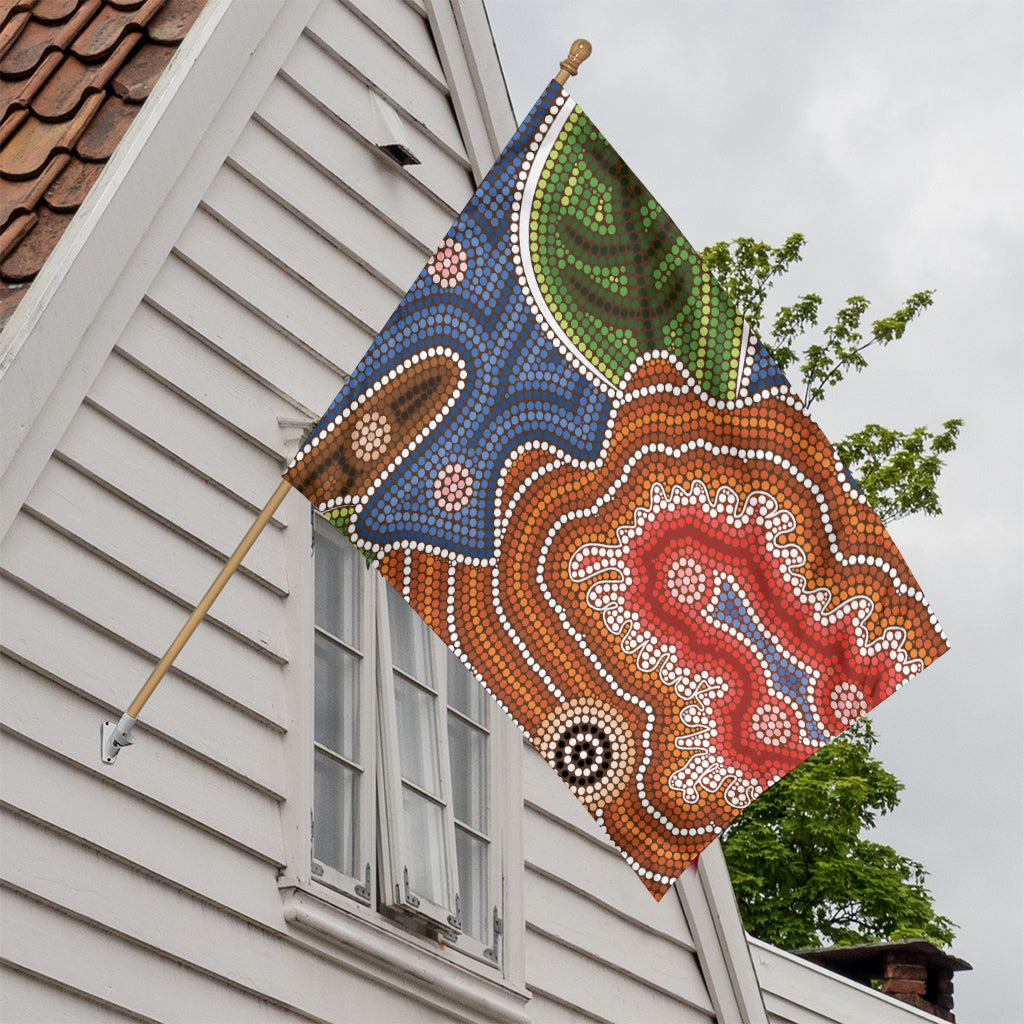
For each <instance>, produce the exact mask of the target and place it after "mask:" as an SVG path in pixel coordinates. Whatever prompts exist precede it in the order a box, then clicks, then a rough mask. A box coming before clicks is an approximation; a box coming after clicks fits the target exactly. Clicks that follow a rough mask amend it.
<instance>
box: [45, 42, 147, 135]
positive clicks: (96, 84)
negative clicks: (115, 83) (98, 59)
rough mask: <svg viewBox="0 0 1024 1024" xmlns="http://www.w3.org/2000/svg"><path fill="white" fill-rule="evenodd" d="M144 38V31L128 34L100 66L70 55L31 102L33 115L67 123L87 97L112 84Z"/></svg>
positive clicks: (46, 119)
mask: <svg viewBox="0 0 1024 1024" xmlns="http://www.w3.org/2000/svg"><path fill="white" fill-rule="evenodd" d="M141 38H142V32H141V31H134V32H129V33H128V35H126V36H125V38H124V39H123V40H122V41H121V45H120V46H117V47H115V48H114V50H113V52H112V53H111V54H110V56H108V57H107V59H106V60H105V61H103V62H102V63H101V64H84V63H82V61H81V60H79V59H78V57H76V56H75V55H74V54H69V55H68V56H67V57H65V58H64V63H63V64H61V66H60V67H59V68H57V70H56V71H55V72H54V73H53V75H52V76H51V78H50V80H49V81H48V82H47V83H46V86H45V87H44V88H43V89H41V90H40V92H39V95H38V96H36V97H35V99H33V100H32V104H31V106H32V113H34V114H35V115H36V116H37V117H40V118H42V119H43V120H44V121H64V120H66V119H67V118H69V117H71V116H72V114H74V112H75V111H76V110H77V109H78V107H79V106H80V105H81V103H82V100H83V99H84V98H85V96H86V94H87V93H90V92H98V91H99V90H100V89H102V88H103V86H105V85H106V84H107V82H109V81H110V79H111V78H112V77H113V76H114V74H115V73H116V72H117V69H118V68H119V67H120V66H121V64H122V63H123V62H124V60H125V58H126V57H127V56H128V54H129V53H131V51H132V50H133V49H134V47H135V44H136V43H137V42H138V41H139V40H140V39H141Z"/></svg>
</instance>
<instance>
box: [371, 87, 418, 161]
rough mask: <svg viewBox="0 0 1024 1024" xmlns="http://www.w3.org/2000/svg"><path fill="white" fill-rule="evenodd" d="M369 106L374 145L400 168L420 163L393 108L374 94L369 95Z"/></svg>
mask: <svg viewBox="0 0 1024 1024" xmlns="http://www.w3.org/2000/svg"><path fill="white" fill-rule="evenodd" d="M370 106H371V109H372V110H373V136H374V137H373V142H374V145H375V146H376V147H377V148H378V149H379V150H381V151H382V152H384V153H386V154H387V155H388V156H389V157H391V159H392V160H394V161H395V163H396V164H398V165H399V166H401V167H409V166H412V165H414V164H418V163H420V158H419V157H418V156H417V155H416V153H415V152H414V151H413V146H412V138H411V136H410V134H409V129H408V128H406V126H405V125H404V124H403V123H402V119H401V118H400V117H399V116H398V114H397V113H396V111H395V109H394V107H392V106H390V105H389V104H388V103H386V102H385V101H384V100H383V99H381V97H380V96H378V95H377V94H376V93H371V94H370Z"/></svg>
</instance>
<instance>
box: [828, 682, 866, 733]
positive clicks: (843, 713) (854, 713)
mask: <svg viewBox="0 0 1024 1024" xmlns="http://www.w3.org/2000/svg"><path fill="white" fill-rule="evenodd" d="M828 702H829V705H830V706H831V708H832V713H833V714H834V715H835V716H836V719H837V720H838V721H839V722H840V723H841V724H842V726H843V727H844V728H845V727H846V726H849V725H853V723H854V722H856V721H857V719H858V718H860V717H861V715H866V714H867V713H868V702H867V700H866V699H865V697H864V693H863V691H862V690H860V689H859V688H858V687H856V686H854V685H853V683H849V682H847V681H846V680H843V682H841V683H840V684H839V685H838V686H837V687H836V688H835V689H834V690H833V691H832V693H831V694H829V701H828Z"/></svg>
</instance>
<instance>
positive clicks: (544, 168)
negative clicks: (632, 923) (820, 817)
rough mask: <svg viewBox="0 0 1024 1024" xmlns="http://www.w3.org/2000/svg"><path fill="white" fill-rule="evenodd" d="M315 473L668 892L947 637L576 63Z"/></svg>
mask: <svg viewBox="0 0 1024 1024" xmlns="http://www.w3.org/2000/svg"><path fill="white" fill-rule="evenodd" d="M286 479H287V480H288V481H289V482H290V483H292V484H293V485H294V486H295V487H297V488H298V489H299V490H301V491H302V492H303V493H304V494H305V495H306V497H307V498H309V500H310V501H312V502H313V503H314V504H315V505H316V507H317V508H318V509H319V510H320V511H321V512H322V513H323V514H324V515H325V516H327V517H328V519H330V520H332V521H333V523H334V524H335V525H336V526H337V527H338V529H340V530H342V531H343V532H344V533H345V534H346V535H347V536H348V538H349V539H350V540H351V541H352V543H353V544H355V545H356V546H357V547H358V548H359V549H360V550H361V551H362V552H364V554H366V556H367V557H368V558H371V559H372V560H373V561H374V562H375V564H376V566H377V567H378V568H379V570H380V571H381V572H382V573H383V574H384V576H385V577H386V578H387V579H388V580H389V581H390V583H391V584H392V585H393V586H394V587H395V588H397V590H398V591H399V592H400V593H401V594H402V595H403V596H404V597H405V599H406V600H407V601H408V602H409V603H410V604H411V605H412V606H413V608H415V609H416V611H417V612H418V613H419V614H420V615H421V616H422V617H423V618H424V619H425V620H426V621H427V623H428V624H429V625H430V627H431V628H432V629H433V630H434V631H435V632H436V633H437V634H438V636H440V637H441V639H442V640H444V642H445V643H446V644H448V646H449V647H450V648H451V649H452V650H453V651H454V652H455V653H456V654H457V655H458V656H459V657H460V658H461V659H462V660H463V661H464V662H465V663H466V664H467V665H468V666H469V667H470V668H472V669H473V671H474V672H475V673H476V674H477V675H478V676H479V678H480V680H481V681H482V682H483V684H484V685H485V686H486V687H487V689H488V690H489V691H490V692H491V693H492V694H493V695H494V697H495V698H496V699H497V700H498V702H499V703H500V704H501V705H502V706H503V707H504V708H505V709H506V710H507V711H508V712H509V714H510V715H511V716H512V717H513V718H514V719H515V721H516V722H517V723H518V724H519V726H520V728H521V729H522V731H523V732H524V734H525V735H526V736H527V737H528V739H529V740H530V742H531V743H532V744H533V745H534V747H535V748H536V749H537V750H538V751H539V752H540V754H541V756H542V757H544V758H545V760H547V762H548V763H549V764H550V765H551V767H552V768H553V769H554V770H555V771H556V772H558V774H559V775H560V776H561V777H562V779H563V780H564V781H565V783H566V785H568V786H569V788H570V789H571V790H572V791H573V793H574V794H575V795H576V797H577V798H578V799H579V800H580V802H581V803H582V804H583V805H584V806H585V807H586V808H587V810H588V811H589V812H590V813H591V814H592V815H593V817H594V818H595V819H596V820H597V821H598V822H599V823H600V825H601V826H602V827H603V828H604V829H605V831H606V832H607V834H608V836H609V837H610V838H611V839H612V841H613V842H614V843H615V844H616V845H617V846H618V848H619V849H620V850H621V851H622V853H623V854H624V856H625V857H626V859H627V861H628V862H629V864H630V865H631V866H632V868H633V869H634V870H635V871H636V872H637V874H638V875H639V876H640V878H641V879H642V880H643V882H644V884H645V885H646V886H647V888H648V889H649V890H650V891H651V892H652V893H653V894H654V896H655V897H656V898H658V899H660V898H661V896H663V895H664V893H665V892H666V891H667V890H668V888H669V886H670V885H671V884H672V882H673V881H674V880H675V879H676V878H677V877H678V876H679V875H680V874H681V873H682V871H683V869H684V868H685V867H686V865H687V864H688V863H689V862H690V861H692V860H693V859H694V858H695V857H696V856H697V854H698V853H699V852H700V851H701V850H702V849H703V848H704V847H705V846H707V845H708V844H709V843H711V842H712V841H713V840H714V839H715V838H716V837H717V836H719V835H720V834H721V833H722V831H723V830H724V829H725V828H726V826H728V824H729V823H730V821H732V820H733V819H734V818H735V817H736V816H737V815H738V814H740V813H741V812H742V811H743V809H744V808H745V807H747V806H748V805H749V804H750V803H751V801H752V800H755V799H756V798H757V797H758V795H759V794H761V793H763V792H764V791H765V790H766V789H767V788H768V787H769V786H771V785H772V783H773V782H775V781H777V780H778V779H779V778H781V777H782V776H783V775H784V774H785V773H786V772H788V771H790V770H791V769H792V768H794V767H795V766H796V765H798V764H799V763H800V762H801V761H803V760H804V759H805V758H807V757H809V756H810V755H811V754H813V753H814V752H815V751H816V750H819V749H820V748H821V747H822V746H823V745H824V744H826V743H828V742H829V740H830V739H831V738H833V737H834V736H836V735H837V734H838V733H840V732H842V731H843V730H844V729H845V728H847V727H848V726H849V725H851V724H852V723H853V722H854V721H856V720H857V719H858V718H859V717H860V716H861V715H863V714H864V713H865V712H867V711H869V710H870V709H871V708H873V707H874V706H875V705H876V704H878V703H879V702H880V701H882V700H884V699H885V698H886V697H888V696H889V695H890V694H891V693H893V692H894V691H895V690H896V689H898V688H899V687H900V686H902V685H903V684H904V683H905V682H906V681H907V680H908V679H909V678H910V677H911V676H913V675H914V674H915V673H917V672H919V671H920V670H921V669H922V668H923V667H924V666H925V665H926V664H927V663H928V662H930V661H932V660H933V659H934V658H936V657H938V656H939V655H940V654H941V653H942V652H943V651H944V650H945V647H946V644H945V639H944V636H943V634H942V631H941V629H940V628H939V626H938V624H937V622H936V620H935V617H934V615H933V614H932V612H931V611H930V609H929V607H928V605H927V603H926V601H925V599H924V596H923V595H922V593H921V591H920V589H919V587H918V585H917V582H916V581H915V579H914V577H913V575H912V574H911V572H910V570H909V568H908V567H907V565H906V563H905V562H904V560H903V558H902V557H901V555H900V553H899V551H897V549H896V547H895V545H894V544H893V542H892V540H891V539H890V538H889V535H888V533H887V532H886V530H885V529H884V527H883V526H882V524H881V522H880V520H879V519H878V517H877V516H876V515H875V514H874V512H873V511H872V510H871V508H870V507H869V505H868V504H867V502H866V500H865V498H864V496H863V495H862V494H861V493H860V491H859V490H858V488H857V485H856V483H855V482H854V480H853V479H852V478H851V477H850V475H849V473H848V472H847V471H846V469H845V468H844V467H843V465H842V464H841V463H840V462H839V461H838V460H837V458H836V455H835V452H834V451H833V449H832V447H831V445H830V444H829V443H828V441H827V439H826V438H825V436H824V435H823V434H822V432H821V431H820V430H819V428H818V427H817V426H816V425H815V424H814V422H813V421H812V420H811V419H810V418H809V416H808V415H807V413H806V411H805V410H804V407H803V403H802V402H801V399H800V398H799V396H798V395H797V394H796V392H795V391H794V390H793V389H792V388H791V387H790V385H789V383H788V382H787V380H786V379H785V377H784V376H783V374H782V373H781V372H780V370H779V368H778V366H777V365H776V364H775V362H774V361H773V359H772V357H771V355H770V354H769V352H768V351H767V349H766V348H765V346H764V345H763V344H761V342H760V341H759V340H758V339H757V338H756V337H755V336H754V335H753V334H752V333H751V331H750V330H749V328H748V327H747V325H746V324H745V323H744V322H743V320H742V318H741V317H740V315H739V314H738V313H737V311H736V308H735V306H734V305H733V304H732V302H730V300H729V297H728V295H727V294H726V293H725V291H724V290H723V288H722V287H721V285H719V284H718V282H717V281H716V280H715V279H714V278H713V277H712V276H711V274H709V273H708V271H707V270H706V269H705V268H704V267H703V265H702V263H701V260H700V257H699V255H698V253H697V252H696V251H695V250H694V249H693V247H692V246H691V245H690V244H689V243H688V242H687V241H686V239H685V238H684V237H683V236H682V234H681V233H680V232H679V230H678V228H676V226H675V225H674V224H673V223H672V221H671V220H670V218H669V217H668V216H667V215H666V213H665V211H664V210H663V209H662V208H661V206H659V204H658V202H657V201H656V200H655V199H654V197H653V196H652V195H651V194H650V193H649V192H648V191H647V189H645V188H644V186H643V185H642V184H641V183H640V181H639V180H638V179H637V178H636V176H635V175H634V174H633V173H632V172H631V171H630V170H629V168H628V167H627V166H626V164H625V163H624V162H623V161H622V159H621V158H620V157H619V156H618V154H617V153H616V152H615V150H614V149H612V147H611V146H610V145H609V144H608V142H607V141H606V140H605V138H604V137H603V136H602V135H601V133H600V132H599V131H598V130H597V129H596V128H595V127H594V125H593V124H592V123H591V121H590V120H589V119H588V118H587V116H586V114H584V113H583V111H582V110H581V109H580V108H579V106H577V105H576V104H575V102H574V101H573V100H572V99H571V98H570V96H569V95H568V94H567V93H566V92H565V91H564V89H563V88H562V87H560V86H559V85H558V84H557V83H556V82H552V83H551V84H550V85H549V86H548V88H547V89H546V90H545V92H544V93H543V95H542V96H541V97H540V99H539V100H538V102H537V104H536V105H535V106H534V108H533V110H532V111H531V112H530V114H529V116H528V117H527V118H526V120H525V121H524V122H523V124H522V125H521V126H520V127H519V129H518V131H517V132H516V134H515V135H514V137H513V138H512V140H511V142H509V144H508V146H507V147H506V148H505V150H504V152H503V153H502V154H501V156H500V157H499V159H498V161H497V163H496V164H495V165H494V167H493V168H492V169H491V171H490V172H489V173H488V175H487V177H486V178H485V179H484V181H483V182H482V183H481V185H480V187H479V188H478V189H477V191H476V193H475V194H474V196H473V198H472V199H471V200H470V202H469V204H468V205H467V206H466V208H465V209H464V210H463V212H462V214H461V215H460V216H459V218H458V220H456V222H455V224H454V225H453V226H452V228H451V230H450V231H449V232H448V234H447V235H446V236H445V238H444V239H443V240H442V241H441V243H440V245H439V246H438V247H437V250H436V251H435V252H434V254H433V255H432V256H431V258H430V260H429V262H428V263H427V265H426V267H425V268H424V269H423V271H422V272H421V273H420V275H419V277H417V279H416V281H415V282H414V283H413V285H412V287H411V288H410V290H409V292H408V294H407V295H406V296H405V298H404V299H403V300H402V302H401V304H400V305H399V306H398V308H397V309H396V310H395V312H394V314H393V315H392V316H391V318H390V319H389V320H388V322H387V324H386V325H385V327H384V329H383V330H382V331H381V333H380V335H379V336H378V337H377V339H376V340H375V342H374V343H373V345H372V346H371V348H370V350H369V351H368V352H367V354H366V356H365V357H364V359H363V360H362V361H361V362H360V364H359V366H358V367H357V368H356V370H355V372H354V373H353V375H352V377H351V378H350V379H349V381H348V382H347V383H346V385H345V387H344V388H343V389H342V390H341V393H340V394H339V395H338V396H337V398H336V399H335V400H334V402H333V403H332V404H331V406H330V408H329V409H328V410H327V412H326V413H325V414H324V416H323V418H322V419H321V421H320V422H319V424H318V425H317V426H316V428H315V429H314V430H313V432H312V434H311V435H310V437H309V438H308V439H307V441H306V443H305V444H304V445H303V447H302V449H301V450H300V451H299V452H298V453H297V455H296V457H295V459H294V460H293V462H292V464H291V466H290V467H289V469H288V471H287V473H286Z"/></svg>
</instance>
